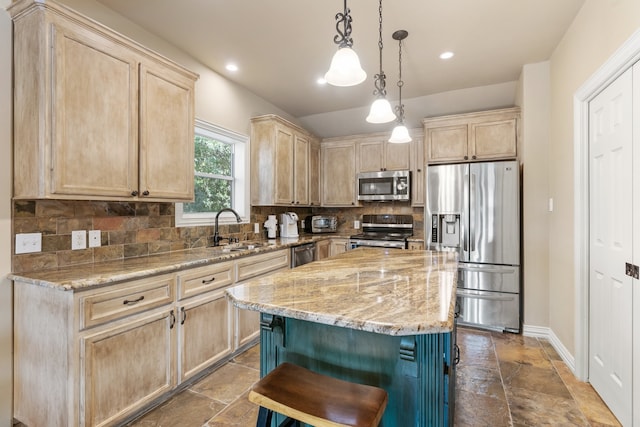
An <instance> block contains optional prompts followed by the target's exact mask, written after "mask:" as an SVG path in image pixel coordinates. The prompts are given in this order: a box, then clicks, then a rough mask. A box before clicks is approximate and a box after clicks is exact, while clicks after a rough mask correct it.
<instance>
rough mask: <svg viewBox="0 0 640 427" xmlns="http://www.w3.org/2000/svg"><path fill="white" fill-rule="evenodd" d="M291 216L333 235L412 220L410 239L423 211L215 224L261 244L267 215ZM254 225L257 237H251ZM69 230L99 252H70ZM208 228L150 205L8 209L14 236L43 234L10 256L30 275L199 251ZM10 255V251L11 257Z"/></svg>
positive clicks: (369, 208) (352, 211)
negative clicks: (83, 233)
mask: <svg viewBox="0 0 640 427" xmlns="http://www.w3.org/2000/svg"><path fill="white" fill-rule="evenodd" d="M286 211H294V212H296V213H297V214H298V216H299V217H300V219H301V220H302V219H304V217H305V216H307V215H311V214H312V213H322V214H328V215H336V216H338V220H339V221H338V233H339V234H341V235H350V234H354V233H356V232H357V231H356V230H354V229H353V221H354V220H360V219H361V218H362V215H363V214H369V213H399V214H413V216H414V230H415V232H414V235H416V236H418V237H419V236H422V235H423V230H422V227H423V222H422V220H423V210H422V209H421V208H411V207H410V206H407V204H406V203H404V204H402V203H397V204H396V203H375V204H374V203H372V204H367V205H366V206H364V207H358V208H345V209H336V208H334V209H326V208H313V210H312V209H311V208H287V207H275V206H272V207H263V206H260V207H253V208H252V212H251V218H250V223H248V224H224V225H223V224H220V230H219V232H220V234H221V235H222V236H225V237H227V236H229V237H234V238H238V239H239V240H255V239H265V238H266V230H265V229H264V227H263V224H264V222H265V221H266V219H267V216H268V215H270V214H271V215H273V214H276V215H277V214H280V213H283V212H286ZM254 223H259V224H260V225H259V230H260V232H259V233H254ZM73 230H87V231H88V230H100V231H101V233H100V237H101V246H100V247H96V248H87V249H80V250H71V232H72V231H73ZM213 232H214V227H213V223H212V224H211V225H207V226H197V227H180V228H178V227H176V226H175V204H174V203H153V202H136V203H133V202H131V203H129V202H105V201H75V200H16V201H14V203H13V236H14V237H13V244H15V234H18V233H42V251H41V252H39V253H30V254H20V255H13V267H12V269H13V271H14V272H22V271H32V270H42V269H48V268H58V267H65V266H70V265H78V264H90V263H94V262H100V261H109V260H118V259H124V258H132V257H142V256H148V255H153V254H159V253H166V252H172V251H178V250H184V249H190V248H198V247H204V246H207V245H208V244H209V239H210V238H211V237H212V236H213ZM14 253H15V251H14Z"/></svg>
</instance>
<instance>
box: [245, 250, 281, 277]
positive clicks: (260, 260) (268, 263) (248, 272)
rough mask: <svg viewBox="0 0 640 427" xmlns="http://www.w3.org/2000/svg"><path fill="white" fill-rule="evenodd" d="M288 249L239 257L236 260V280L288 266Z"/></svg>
mask: <svg viewBox="0 0 640 427" xmlns="http://www.w3.org/2000/svg"><path fill="white" fill-rule="evenodd" d="M289 252H290V250H289V249H284V250H279V251H274V252H268V253H266V254H260V255H254V256H250V257H246V258H241V259H239V260H238V261H237V264H236V265H237V268H238V270H237V281H238V282H240V281H243V280H247V279H250V278H252V277H256V276H260V275H262V274H266V273H270V272H272V271H275V270H278V269H281V268H284V267H286V268H289Z"/></svg>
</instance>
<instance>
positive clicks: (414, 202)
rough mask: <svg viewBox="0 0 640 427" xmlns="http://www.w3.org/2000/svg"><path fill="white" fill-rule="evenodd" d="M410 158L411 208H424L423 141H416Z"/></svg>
mask: <svg viewBox="0 0 640 427" xmlns="http://www.w3.org/2000/svg"><path fill="white" fill-rule="evenodd" d="M413 153H414V154H413V156H411V206H424V197H425V189H424V187H425V180H426V178H425V177H426V174H425V173H426V170H425V168H426V167H427V164H426V163H427V162H426V159H425V158H424V139H423V138H420V139H419V140H416V141H415V143H414V145H413Z"/></svg>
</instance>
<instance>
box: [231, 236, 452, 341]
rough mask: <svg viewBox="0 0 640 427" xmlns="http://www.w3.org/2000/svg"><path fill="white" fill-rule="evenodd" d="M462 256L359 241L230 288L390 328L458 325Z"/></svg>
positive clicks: (421, 330)
mask: <svg viewBox="0 0 640 427" xmlns="http://www.w3.org/2000/svg"><path fill="white" fill-rule="evenodd" d="M457 265H458V264H457V256H456V255H455V254H453V253H448V252H431V251H407V250H394V249H378V248H359V249H356V250H352V251H348V252H346V253H344V254H341V255H339V256H337V257H332V258H328V259H326V260H323V261H316V262H314V263H311V264H306V265H303V266H300V267H297V268H295V269H293V270H289V271H286V272H281V273H277V274H273V275H270V276H268V277H265V278H260V279H255V280H252V281H249V282H246V283H244V284H242V285H238V286H235V287H233V288H230V289H228V290H227V293H228V295H229V296H230V297H231V299H232V300H233V302H234V304H235V305H236V306H238V307H240V308H246V309H250V310H255V311H260V312H263V313H268V314H273V315H279V316H284V317H289V318H295V319H300V320H308V321H311V322H315V323H322V324H327V325H335V326H341V327H346V328H351V329H357V330H363V331H369V332H375V333H380V334H386V335H416V334H429V333H442V332H449V331H451V330H453V321H454V320H453V318H454V309H455V292H456V282H457Z"/></svg>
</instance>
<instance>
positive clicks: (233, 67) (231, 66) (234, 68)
mask: <svg viewBox="0 0 640 427" xmlns="http://www.w3.org/2000/svg"><path fill="white" fill-rule="evenodd" d="M226 68H227V70H229V71H238V66H237V65H236V64H227V66H226Z"/></svg>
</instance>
